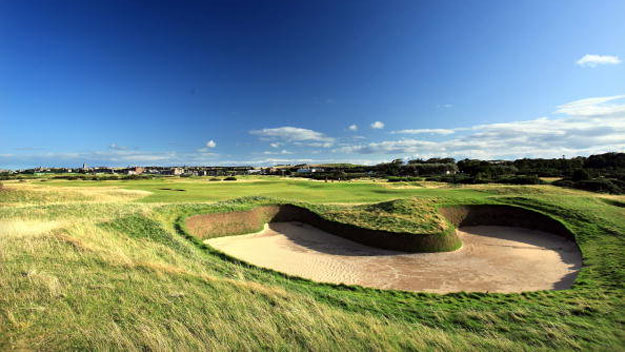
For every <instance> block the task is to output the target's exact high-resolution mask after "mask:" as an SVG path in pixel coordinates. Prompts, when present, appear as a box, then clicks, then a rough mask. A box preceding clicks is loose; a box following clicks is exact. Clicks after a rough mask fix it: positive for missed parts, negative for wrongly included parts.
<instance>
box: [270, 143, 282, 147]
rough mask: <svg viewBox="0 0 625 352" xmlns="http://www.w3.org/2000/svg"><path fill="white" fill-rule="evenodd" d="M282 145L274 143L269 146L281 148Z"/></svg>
mask: <svg viewBox="0 0 625 352" xmlns="http://www.w3.org/2000/svg"><path fill="white" fill-rule="evenodd" d="M281 145H282V144H280V143H278V142H274V143H269V146H271V147H272V148H280V146H281Z"/></svg>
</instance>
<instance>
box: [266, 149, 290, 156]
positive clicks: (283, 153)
mask: <svg viewBox="0 0 625 352" xmlns="http://www.w3.org/2000/svg"><path fill="white" fill-rule="evenodd" d="M263 154H265V155H286V154H293V153H292V152H290V151H288V150H286V149H282V150H281V151H278V152H273V151H266V152H263Z"/></svg>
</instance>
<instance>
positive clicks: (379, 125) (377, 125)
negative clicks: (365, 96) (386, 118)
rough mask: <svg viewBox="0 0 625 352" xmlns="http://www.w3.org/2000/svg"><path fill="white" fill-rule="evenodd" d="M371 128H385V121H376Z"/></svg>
mask: <svg viewBox="0 0 625 352" xmlns="http://www.w3.org/2000/svg"><path fill="white" fill-rule="evenodd" d="M371 128H373V129H376V130H379V129H382V128H384V122H382V121H376V122H374V123H372V124H371Z"/></svg>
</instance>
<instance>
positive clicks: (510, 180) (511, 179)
mask: <svg viewBox="0 0 625 352" xmlns="http://www.w3.org/2000/svg"><path fill="white" fill-rule="evenodd" d="M493 182H495V183H504V184H509V185H540V184H543V183H545V182H544V181H543V180H541V179H540V178H538V176H536V175H528V176H524V175H521V176H507V177H501V178H499V179H497V180H495V181H493Z"/></svg>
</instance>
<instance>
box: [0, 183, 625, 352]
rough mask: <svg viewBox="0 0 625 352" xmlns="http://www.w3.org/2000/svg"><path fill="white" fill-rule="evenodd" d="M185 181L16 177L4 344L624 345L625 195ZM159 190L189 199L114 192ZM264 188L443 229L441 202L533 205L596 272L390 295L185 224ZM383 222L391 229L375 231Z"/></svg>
mask: <svg viewBox="0 0 625 352" xmlns="http://www.w3.org/2000/svg"><path fill="white" fill-rule="evenodd" d="M178 181H179V182H178V183H176V180H175V179H171V180H166V181H160V180H155V181H124V182H121V181H120V182H118V183H108V182H105V183H104V185H103V183H102V182H90V181H88V182H85V181H80V183H77V184H71V183H70V182H64V181H50V182H45V183H41V184H39V183H37V182H36V181H30V182H27V183H20V184H18V183H11V182H7V183H6V188H7V189H6V190H3V191H0V350H11V349H36V350H66V349H74V350H75V349H82V350H84V349H89V350H131V351H132V350H157V351H160V350H198V349H203V350H204V349H226V350H250V349H271V350H287V349H288V350H330V349H332V350H337V349H341V350H384V351H387V350H405V349H411V350H446V351H460V350H476V349H478V350H479V349H481V350H493V349H499V350H504V351H537V350H538V351H539V350H551V349H559V350H623V349H625V332H624V331H625V315H624V314H623V313H624V312H625V252H624V251H623V250H622V249H623V247H624V245H625V235H624V234H625V208H623V207H622V206H618V204H621V203H622V202H623V198H614V197H611V198H610V199H609V201H606V200H605V199H604V198H600V197H598V196H595V195H592V194H589V193H584V192H577V191H568V190H567V191H562V190H560V189H557V188H555V187H552V186H531V187H492V186H489V187H481V186H471V187H465V188H459V189H429V188H408V189H388V188H384V187H382V186H380V185H377V184H371V183H365V182H362V183H354V184H340V185H339V184H325V183H319V182H311V181H282V180H276V179H269V180H267V181H263V180H251V181H248V182H238V181H237V182H236V183H233V184H231V185H230V184H228V185H226V184H219V185H212V184H211V185H209V184H208V182H204V181H203V180H178ZM133 182H136V183H133ZM157 183H164V184H167V185H168V186H172V187H171V188H177V189H187V192H166V191H157V192H156V193H154V194H152V195H147V196H146V195H145V193H141V192H140V193H131V194H129V193H127V191H121V192H120V190H119V189H116V188H115V187H120V186H122V187H124V188H127V189H132V190H141V191H151V190H152V189H156V188H164V187H160V186H159V185H158V184H157ZM220 187H225V188H226V189H225V190H224V189H222V188H220ZM350 187H353V190H354V192H352V191H351V188H350ZM272 189H273V191H272ZM380 191H391V193H385V192H380ZM74 192H78V193H74ZM160 192H164V193H160ZM255 192H258V194H255ZM76 194H78V195H76ZM259 194H260V195H269V196H272V197H279V198H282V199H285V200H288V201H302V200H306V201H309V202H313V203H314V202H316V203H317V204H309V206H310V207H311V208H314V209H315V211H319V212H322V213H324V214H326V215H327V216H330V217H331V216H335V217H337V218H340V219H342V220H344V221H351V222H355V223H359V224H364V225H367V224H369V225H371V226H376V224H378V225H377V226H382V227H385V226H389V227H395V226H396V227H406V228H420V229H432V230H434V229H436V228H437V226H439V222H438V218H437V214H436V213H435V210H434V209H435V208H436V207H438V206H443V205H454V204H490V203H493V204H510V205H516V206H523V207H527V208H530V209H534V210H537V211H541V212H543V213H546V214H549V215H550V216H553V217H554V218H556V219H559V220H561V221H563V222H564V223H565V225H566V226H568V227H569V228H570V229H571V230H573V232H574V233H575V234H576V239H577V241H578V243H579V245H580V247H581V250H582V254H583V257H584V268H583V269H582V271H581V273H580V275H579V276H578V279H577V281H576V283H575V285H574V286H573V288H572V289H570V290H564V291H540V292H527V293H523V294H480V293H456V294H447V295H436V294H425V293H409V292H398V291H382V290H375V289H367V288H360V287H346V286H341V285H338V286H337V285H327V284H316V283H312V282H310V281H307V280H303V279H297V278H291V277H286V276H284V275H281V274H278V273H275V272H272V271H270V270H262V269H259V268H255V267H252V266H249V265H246V264H245V263H241V262H238V261H234V260H231V259H230V258H228V257H227V256H224V255H222V254H220V253H219V252H217V251H215V250H213V249H211V248H209V247H207V246H205V245H203V244H202V243H201V242H200V241H199V240H197V239H194V238H192V237H190V236H189V235H188V234H187V233H185V232H184V229H183V228H181V227H179V226H176V224H179V221H180V219H181V218H183V217H184V216H188V215H191V214H197V213H202V212H220V211H230V210H243V209H249V208H251V207H253V206H255V205H258V204H262V203H263V202H268V201H270V200H268V199H266V198H259V197H248V198H243V199H236V200H228V201H224V202H218V203H208V202H209V201H213V200H223V199H229V198H234V197H239V196H246V195H259ZM60 195H66V196H60ZM67 195H70V196H67ZM59 197H61V198H59ZM409 197H410V199H405V200H401V201H398V202H388V200H389V199H391V198H409ZM150 198H151V199H150ZM7 199H8V201H3V200H7ZM383 200H386V201H387V202H383V203H380V204H373V205H372V204H363V205H357V206H339V205H324V204H321V203H324V202H335V203H348V202H356V203H362V202H373V201H383ZM200 201H201V202H200ZM380 216H383V217H384V218H393V219H394V220H387V221H386V222H385V223H382V224H379V223H378V222H377V220H378V219H379V217H380ZM395 219H396V220H395ZM537 274H538V275H539V273H537Z"/></svg>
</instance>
